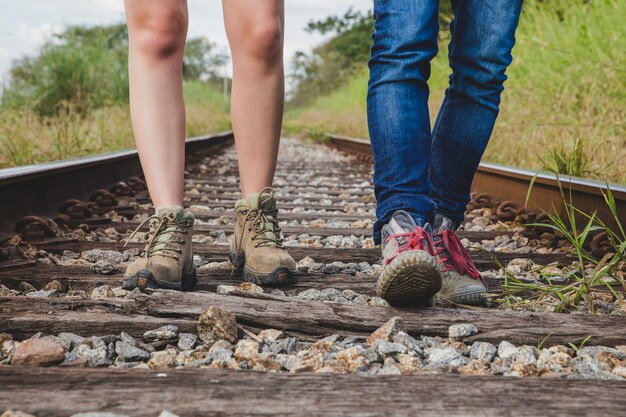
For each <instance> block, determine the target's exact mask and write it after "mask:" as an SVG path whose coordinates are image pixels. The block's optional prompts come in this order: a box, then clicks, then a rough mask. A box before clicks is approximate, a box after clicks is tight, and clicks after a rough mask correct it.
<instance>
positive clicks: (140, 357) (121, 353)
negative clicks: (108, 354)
mask: <svg viewBox="0 0 626 417" xmlns="http://www.w3.org/2000/svg"><path fill="white" fill-rule="evenodd" d="M115 353H117V355H118V357H120V358H122V359H123V360H124V361H126V362H137V361H147V360H148V359H150V353H148V352H146V351H145V350H142V349H139V348H137V347H135V346H134V345H132V344H130V343H126V342H117V343H116V344H115Z"/></svg>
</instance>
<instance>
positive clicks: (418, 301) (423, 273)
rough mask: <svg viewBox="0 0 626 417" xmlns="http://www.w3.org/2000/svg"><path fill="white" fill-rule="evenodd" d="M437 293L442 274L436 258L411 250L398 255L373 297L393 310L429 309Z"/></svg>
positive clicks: (381, 279) (385, 272) (384, 271)
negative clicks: (390, 306)
mask: <svg viewBox="0 0 626 417" xmlns="http://www.w3.org/2000/svg"><path fill="white" fill-rule="evenodd" d="M440 289H441V274H440V273H439V269H438V268H437V260H436V259H435V257H434V256H431V255H430V254H429V253H427V252H425V251H420V250H412V251H408V252H404V253H401V254H400V255H398V256H397V257H396V258H395V259H394V260H393V261H391V263H390V264H389V265H387V266H386V267H385V269H384V270H383V273H382V274H381V276H380V278H379V279H378V284H377V286H376V294H377V295H378V296H379V297H381V298H383V299H385V300H387V301H388V302H389V304H391V305H395V306H429V305H431V304H432V298H433V297H434V295H435V294H436V293H437V292H438V291H439V290H440Z"/></svg>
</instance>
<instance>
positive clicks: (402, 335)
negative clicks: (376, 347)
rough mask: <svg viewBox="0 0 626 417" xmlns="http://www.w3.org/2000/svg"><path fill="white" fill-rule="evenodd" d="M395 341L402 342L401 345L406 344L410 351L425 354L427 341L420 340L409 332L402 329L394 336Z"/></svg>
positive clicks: (420, 354)
mask: <svg viewBox="0 0 626 417" xmlns="http://www.w3.org/2000/svg"><path fill="white" fill-rule="evenodd" d="M393 341H394V342H395V343H400V344H401V345H403V346H406V348H407V349H408V350H409V351H411V352H415V353H416V354H417V355H419V356H423V354H424V352H423V350H424V349H425V348H426V343H424V342H422V341H419V340H417V339H415V338H413V337H412V336H411V335H409V334H407V333H406V332H402V331H401V332H398V334H396V335H395V336H394V337H393Z"/></svg>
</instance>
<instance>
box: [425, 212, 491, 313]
mask: <svg viewBox="0 0 626 417" xmlns="http://www.w3.org/2000/svg"><path fill="white" fill-rule="evenodd" d="M433 241H434V244H435V252H436V253H437V262H438V264H439V268H440V271H441V281H442V286H441V291H440V292H439V294H438V297H439V298H441V299H445V300H447V301H450V302H452V303H455V304H465V305H479V304H481V303H482V302H484V301H485V294H486V293H487V288H486V287H485V284H484V281H483V279H482V276H481V275H480V272H478V270H477V269H476V266H474V262H472V258H471V257H470V255H469V253H467V250H465V248H464V247H463V244H462V243H461V241H460V240H459V238H458V237H457V235H456V233H455V232H454V226H453V224H452V221H451V220H450V219H448V218H447V217H445V216H443V215H441V214H437V215H435V232H434V235H433Z"/></svg>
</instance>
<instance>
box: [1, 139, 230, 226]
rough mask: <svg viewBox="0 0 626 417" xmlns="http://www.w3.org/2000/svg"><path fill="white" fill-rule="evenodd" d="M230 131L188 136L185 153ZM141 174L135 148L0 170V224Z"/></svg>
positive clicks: (214, 146) (216, 143)
mask: <svg viewBox="0 0 626 417" xmlns="http://www.w3.org/2000/svg"><path fill="white" fill-rule="evenodd" d="M233 140H234V137H233V133H232V132H224V133H218V134H215V135H209V136H202V137H197V138H191V139H188V140H187V141H186V142H185V150H186V152H187V154H188V155H189V154H196V153H198V152H204V151H216V150H218V149H219V148H221V147H224V146H227V145H230V144H231V143H232V141H233ZM140 174H141V165H140V163H139V156H138V154H137V151H136V150H128V151H120V152H113V153H109V154H103V155H96V156H90V157H84V158H77V159H71V160H66V161H59V162H50V163H45V164H37V165H28V166H23V167H16V168H7V169H2V170H0V202H2V203H1V204H0V228H2V226H5V227H6V226H7V225H8V224H9V223H10V222H11V221H12V220H15V219H16V218H18V217H22V216H25V215H28V214H35V213H42V212H44V213H45V212H48V213H52V212H56V211H57V208H58V206H59V204H60V203H61V202H63V201H65V200H67V199H69V198H76V197H77V196H84V195H85V194H86V193H88V192H91V191H93V190H94V189H97V188H108V187H109V186H111V185H113V184H115V183H116V182H118V181H121V180H122V179H126V178H129V177H132V176H137V175H140Z"/></svg>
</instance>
